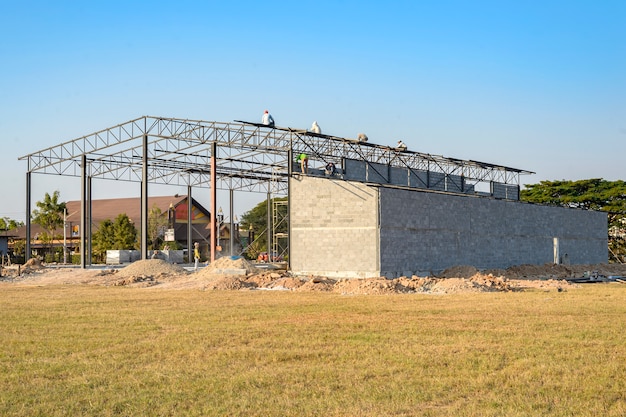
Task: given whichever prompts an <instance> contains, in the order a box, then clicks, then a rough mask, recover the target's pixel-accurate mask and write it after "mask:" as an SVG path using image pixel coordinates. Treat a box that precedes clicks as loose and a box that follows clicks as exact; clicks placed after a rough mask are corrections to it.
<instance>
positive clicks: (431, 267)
mask: <svg viewBox="0 0 626 417" xmlns="http://www.w3.org/2000/svg"><path fill="white" fill-rule="evenodd" d="M380 198H381V202H380V212H381V216H380V228H381V230H380V236H381V242H380V246H381V250H380V252H381V275H385V276H388V277H393V276H399V275H407V273H408V272H413V273H424V272H427V273H428V272H436V271H440V270H443V269H445V268H448V267H451V266H455V265H472V266H475V267H477V268H507V267H509V266H513V265H521V264H538V265H542V264H545V263H552V262H553V260H554V251H553V238H554V237H558V238H559V242H560V253H561V254H565V253H567V254H568V257H569V260H570V263H574V264H585V263H604V262H607V259H608V249H607V217H606V214H605V213H601V212H591V211H583V210H574V209H567V208H562V207H548V206H540V205H533V204H525V203H520V202H517V201H502V200H496V199H490V198H479V197H469V196H468V197H466V196H457V195H449V194H440V193H428V192H419V191H412V190H398V189H391V188H381V190H380Z"/></svg>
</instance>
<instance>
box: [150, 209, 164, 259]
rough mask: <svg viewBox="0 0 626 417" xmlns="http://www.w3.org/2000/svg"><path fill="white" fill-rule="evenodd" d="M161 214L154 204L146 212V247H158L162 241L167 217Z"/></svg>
mask: <svg viewBox="0 0 626 417" xmlns="http://www.w3.org/2000/svg"><path fill="white" fill-rule="evenodd" d="M162 214H163V213H162V212H161V209H160V208H158V207H157V206H156V205H154V206H153V207H152V208H151V209H150V211H149V212H148V238H149V239H150V241H149V242H148V249H158V248H159V247H160V245H161V243H162V242H163V236H164V234H165V229H166V228H167V221H168V219H167V217H165V216H162Z"/></svg>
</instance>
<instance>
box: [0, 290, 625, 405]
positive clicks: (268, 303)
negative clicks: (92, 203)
mask: <svg viewBox="0 0 626 417" xmlns="http://www.w3.org/2000/svg"><path fill="white" fill-rule="evenodd" d="M0 306H1V314H0V335H1V336H0V414H1V415H8V416H67V415H72V416H81V415H84V416H86V415H89V416H91V415H98V416H138V415H155V416H174V415H189V416H218V415H219V416H222V415H224V416H581V415H590V416H591V415H602V416H623V415H626V396H625V395H626V394H625V393H626V382H625V381H626V370H625V367H624V363H626V346H625V345H624V335H623V331H624V322H625V320H626V319H625V317H626V285H620V284H593V285H588V286H584V287H583V288H582V289H577V290H571V291H567V292H554V291H552V292H542V291H535V292H523V293H520V292H514V293H480V294H455V295H446V296H427V295H397V294H396V295H390V296H340V295H337V294H327V293H291V292H273V291H226V292H221V291H219V292H201V291H184V290H183V291H181V290H177V291H165V290H162V291H154V290H149V289H130V288H118V287H109V288H103V287H87V286H53V287H19V286H11V285H2V286H1V287H0Z"/></svg>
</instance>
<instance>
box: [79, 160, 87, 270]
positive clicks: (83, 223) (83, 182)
mask: <svg viewBox="0 0 626 417" xmlns="http://www.w3.org/2000/svg"><path fill="white" fill-rule="evenodd" d="M80 167H81V173H80V267H81V268H82V269H85V267H86V266H87V244H86V243H87V239H86V236H85V235H86V230H87V202H86V197H87V195H86V194H87V155H85V154H83V155H82V157H81V161H80Z"/></svg>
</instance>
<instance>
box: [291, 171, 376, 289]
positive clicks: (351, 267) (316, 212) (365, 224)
mask: <svg viewBox="0 0 626 417" xmlns="http://www.w3.org/2000/svg"><path fill="white" fill-rule="evenodd" d="M290 187H291V188H290V208H289V215H290V224H291V230H290V243H291V251H290V264H291V269H292V271H293V272H294V273H296V274H299V275H323V276H330V277H362V278H367V277H375V276H376V277H377V276H380V274H379V270H380V267H379V259H380V254H379V251H378V250H379V236H378V230H379V229H378V201H379V198H378V189H377V188H375V187H368V186H367V185H365V184H361V183H358V182H349V181H342V180H328V179H323V178H314V177H307V176H302V177H299V178H292V179H291V184H290Z"/></svg>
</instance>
